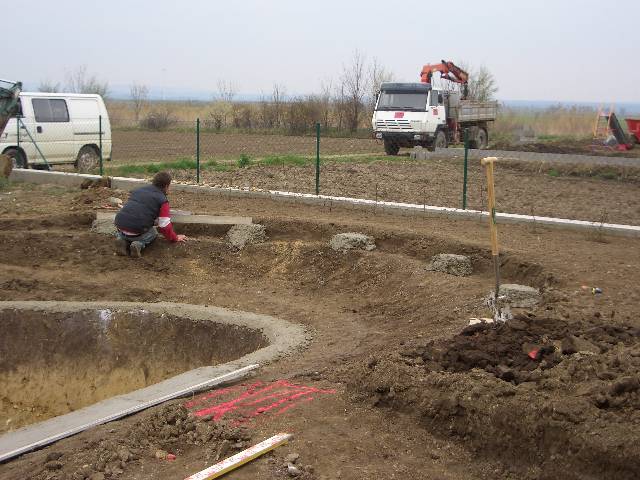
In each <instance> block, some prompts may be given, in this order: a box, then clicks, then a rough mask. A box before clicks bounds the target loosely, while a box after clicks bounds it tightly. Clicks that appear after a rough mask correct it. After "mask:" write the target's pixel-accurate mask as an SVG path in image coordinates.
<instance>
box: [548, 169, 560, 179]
mask: <svg viewBox="0 0 640 480" xmlns="http://www.w3.org/2000/svg"><path fill="white" fill-rule="evenodd" d="M549 176H550V177H559V176H560V172H559V171H558V170H556V169H555V168H552V169H551V170H549Z"/></svg>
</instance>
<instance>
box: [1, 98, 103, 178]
mask: <svg viewBox="0 0 640 480" xmlns="http://www.w3.org/2000/svg"><path fill="white" fill-rule="evenodd" d="M100 126H102V135H101V134H100ZM100 144H102V158H103V160H110V159H111V125H110V123H109V114H108V113H107V109H106V107H105V104H104V101H103V100H102V97H101V96H100V95H93V94H79V93H41V92H21V93H20V94H19V97H18V104H17V113H16V114H15V116H13V117H12V118H10V119H9V121H8V122H7V124H6V126H5V128H4V131H3V132H0V154H4V155H7V156H9V157H10V158H11V159H12V162H13V164H14V167H18V168H37V169H48V168H50V166H51V165H59V164H69V163H70V164H73V165H74V166H75V167H76V169H77V170H80V171H90V170H92V169H93V168H95V167H96V166H97V165H98V163H99V159H100Z"/></svg>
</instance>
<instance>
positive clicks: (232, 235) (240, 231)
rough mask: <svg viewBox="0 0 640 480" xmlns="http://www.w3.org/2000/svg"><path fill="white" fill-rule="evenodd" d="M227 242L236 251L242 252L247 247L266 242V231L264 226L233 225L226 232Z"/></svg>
mask: <svg viewBox="0 0 640 480" xmlns="http://www.w3.org/2000/svg"><path fill="white" fill-rule="evenodd" d="M227 240H228V242H229V243H230V244H231V246H232V247H233V248H235V249H236V250H242V249H243V248H244V247H246V246H247V245H254V244H256V243H263V242H266V241H267V229H266V227H265V226H264V225H260V224H257V223H256V224H251V225H234V226H233V227H231V228H230V229H229V231H228V232H227Z"/></svg>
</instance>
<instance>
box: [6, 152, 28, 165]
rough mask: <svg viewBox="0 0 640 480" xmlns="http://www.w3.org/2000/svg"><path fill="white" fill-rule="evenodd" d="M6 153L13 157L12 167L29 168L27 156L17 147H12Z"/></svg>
mask: <svg viewBox="0 0 640 480" xmlns="http://www.w3.org/2000/svg"><path fill="white" fill-rule="evenodd" d="M4 154H5V155H6V156H8V157H9V158H10V159H11V165H12V168H29V165H28V163H27V158H26V157H25V155H24V153H22V152H21V151H20V150H18V149H17V148H10V149H9V150H7V151H6V152H4Z"/></svg>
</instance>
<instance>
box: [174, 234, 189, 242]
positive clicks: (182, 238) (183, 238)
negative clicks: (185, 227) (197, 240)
mask: <svg viewBox="0 0 640 480" xmlns="http://www.w3.org/2000/svg"><path fill="white" fill-rule="evenodd" d="M187 240H189V237H187V236H186V235H177V240H176V242H179V243H183V242H186V241H187Z"/></svg>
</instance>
